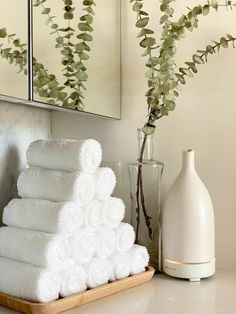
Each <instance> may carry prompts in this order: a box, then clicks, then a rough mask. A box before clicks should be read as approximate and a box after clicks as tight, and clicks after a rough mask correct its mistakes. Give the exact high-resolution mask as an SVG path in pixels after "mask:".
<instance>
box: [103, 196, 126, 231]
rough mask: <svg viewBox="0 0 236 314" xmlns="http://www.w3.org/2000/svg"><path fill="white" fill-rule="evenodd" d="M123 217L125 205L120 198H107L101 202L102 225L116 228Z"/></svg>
mask: <svg viewBox="0 0 236 314" xmlns="http://www.w3.org/2000/svg"><path fill="white" fill-rule="evenodd" d="M124 216H125V204H124V202H123V201H122V200H121V199H120V198H116V197H109V198H108V199H107V200H106V201H104V202H103V209H102V224H103V225H104V226H107V227H110V228H116V227H118V226H119V224H120V222H121V221H122V220H123V219H124Z"/></svg>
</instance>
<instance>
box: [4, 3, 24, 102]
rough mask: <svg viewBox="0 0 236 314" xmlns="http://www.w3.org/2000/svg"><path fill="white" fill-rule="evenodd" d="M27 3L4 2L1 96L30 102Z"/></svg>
mask: <svg viewBox="0 0 236 314" xmlns="http://www.w3.org/2000/svg"><path fill="white" fill-rule="evenodd" d="M27 2H28V1H27V0H1V1H0V73H1V75H0V94H1V95H5V96H12V97H17V98H21V99H28V80H27V44H26V43H27V36H28V30H27V21H28V18H27Z"/></svg>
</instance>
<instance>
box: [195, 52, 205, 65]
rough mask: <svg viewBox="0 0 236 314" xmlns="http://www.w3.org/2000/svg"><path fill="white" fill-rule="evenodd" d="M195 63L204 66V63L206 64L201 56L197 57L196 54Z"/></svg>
mask: <svg viewBox="0 0 236 314" xmlns="http://www.w3.org/2000/svg"><path fill="white" fill-rule="evenodd" d="M193 61H194V62H195V63H197V64H202V63H204V61H203V59H202V58H201V57H200V56H199V55H197V54H194V55H193Z"/></svg>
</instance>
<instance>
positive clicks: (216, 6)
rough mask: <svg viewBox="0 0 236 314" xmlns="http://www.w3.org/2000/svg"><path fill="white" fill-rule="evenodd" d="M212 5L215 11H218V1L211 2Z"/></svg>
mask: <svg viewBox="0 0 236 314" xmlns="http://www.w3.org/2000/svg"><path fill="white" fill-rule="evenodd" d="M211 5H212V7H213V8H214V9H215V10H217V9H218V6H219V4H218V1H217V0H211Z"/></svg>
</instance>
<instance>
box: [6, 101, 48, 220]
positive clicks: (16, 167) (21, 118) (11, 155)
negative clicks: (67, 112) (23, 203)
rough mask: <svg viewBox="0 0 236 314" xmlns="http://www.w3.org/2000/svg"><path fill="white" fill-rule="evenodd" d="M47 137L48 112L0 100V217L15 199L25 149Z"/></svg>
mask: <svg viewBox="0 0 236 314" xmlns="http://www.w3.org/2000/svg"><path fill="white" fill-rule="evenodd" d="M50 135H51V113H50V112H49V111H48V110H43V109H38V108H32V107H26V106H22V105H17V104H10V103H4V102H1V101H0V165H1V167H0V217H2V210H3V208H4V207H5V206H6V205H7V203H8V202H9V201H10V200H11V199H12V198H13V197H16V196H17V190H16V180H17V177H18V175H19V172H20V171H21V170H22V168H24V167H25V165H26V155H25V152H26V149H27V147H28V146H29V144H30V143H31V142H32V141H33V140H35V139H38V138H47V137H49V136H50ZM0 224H1V219H0Z"/></svg>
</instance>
